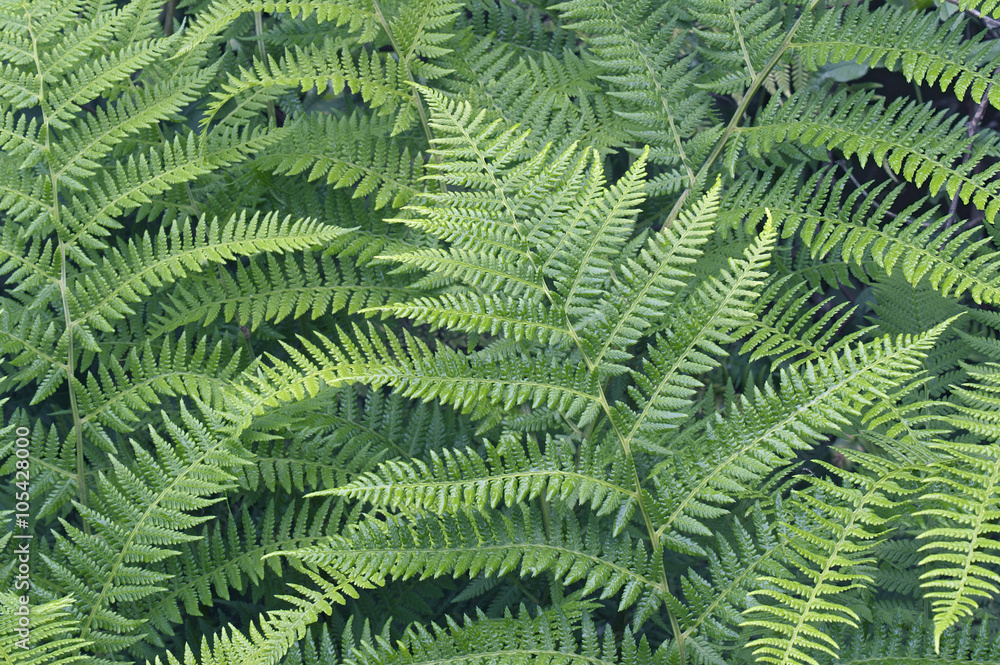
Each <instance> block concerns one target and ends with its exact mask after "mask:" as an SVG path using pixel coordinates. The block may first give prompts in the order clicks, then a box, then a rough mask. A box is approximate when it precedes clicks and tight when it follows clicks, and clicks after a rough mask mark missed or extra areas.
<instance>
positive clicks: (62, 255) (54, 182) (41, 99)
mask: <svg viewBox="0 0 1000 665" xmlns="http://www.w3.org/2000/svg"><path fill="white" fill-rule="evenodd" d="M22 7H24V10H25V16H26V18H27V21H26V27H27V30H28V34H29V35H30V36H31V48H32V56H33V58H34V61H35V71H36V72H37V74H38V106H39V109H40V110H41V114H42V128H43V129H44V130H45V146H44V148H43V149H44V151H45V154H46V155H47V156H50V157H51V154H52V125H51V123H50V121H49V117H48V113H46V110H45V106H46V105H45V77H44V76H43V75H42V61H41V58H40V56H39V55H38V38H37V37H36V35H35V30H34V27H33V22H32V16H31V11H30V9H31V6H30V5H29V4H28V3H26V2H24V3H22ZM48 166H49V182H50V183H51V187H52V194H51V196H52V207H51V214H52V223H53V225H54V226H55V229H56V233H57V235H58V237H59V248H58V251H59V263H60V267H59V295H60V299H61V302H62V309H63V318H64V319H65V322H66V331H65V335H66V362H65V363H61V365H62V368H63V370H64V371H65V372H66V387H67V388H68V389H69V407H70V412H71V414H72V417H73V432H74V433H75V437H76V491H77V496H78V497H79V499H80V504H81V505H83V506H86V505H87V477H86V458H85V457H84V455H83V424H82V421H81V419H80V405H79V404H78V403H77V401H76V391H74V389H73V374H74V373H75V372H76V367H75V355H76V354H75V350H74V348H73V317H72V316H71V315H70V309H69V283H68V279H67V275H66V240H65V234H63V233H61V232H60V228H59V227H60V226H61V221H60V212H61V211H60V207H59V179H58V177H57V176H56V172H55V170H54V169H53V168H52V163H51V161H50V162H49V165H48ZM81 521H82V522H83V532H84V533H85V534H87V535H90V525H89V523H88V522H87V521H86V520H81Z"/></svg>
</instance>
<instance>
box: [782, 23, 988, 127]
mask: <svg viewBox="0 0 1000 665" xmlns="http://www.w3.org/2000/svg"><path fill="white" fill-rule="evenodd" d="M958 23H959V21H958V20H957V19H952V20H950V21H946V22H944V23H942V22H940V21H939V19H938V17H937V16H936V15H935V14H934V13H929V12H918V11H912V10H908V9H907V8H904V7H893V6H891V5H883V6H881V7H878V8H876V9H871V8H870V7H869V5H868V3H864V4H858V5H855V6H846V5H845V6H843V7H837V8H834V9H833V10H831V11H828V12H824V13H822V14H820V16H819V17H818V18H816V19H814V20H811V21H809V23H808V24H807V25H806V26H803V27H802V28H801V29H800V30H799V31H798V33H796V35H795V39H794V40H793V41H792V43H791V44H790V47H791V48H793V49H795V50H796V51H798V52H799V53H800V54H801V55H802V62H803V65H804V66H805V67H806V69H808V70H810V71H816V70H817V69H818V68H819V67H822V66H823V65H825V64H827V63H828V62H829V63H833V62H843V61H849V60H853V61H855V62H859V63H870V64H872V65H875V64H876V63H878V66H880V67H885V68H886V69H888V70H890V71H900V72H902V73H903V76H905V77H906V80H907V81H913V82H914V83H916V84H925V85H935V84H936V85H937V86H938V87H939V88H940V89H941V90H942V91H945V90H948V89H949V88H951V89H952V90H953V92H954V94H955V97H956V98H958V99H959V100H961V99H964V98H965V97H966V96H967V95H968V96H969V97H971V98H972V100H973V101H975V102H978V101H979V100H980V99H982V98H983V96H984V95H986V98H987V99H989V101H990V103H991V104H992V105H993V106H994V107H996V108H1000V90H996V89H994V87H993V86H991V85H990V81H991V79H992V72H993V71H994V70H996V68H997V67H998V66H1000V56H997V55H996V54H992V55H991V54H990V43H989V42H988V41H985V40H984V39H983V36H984V33H980V34H979V35H975V36H972V37H968V36H966V35H964V34H963V30H962V29H961V27H962V26H960V25H958Z"/></svg>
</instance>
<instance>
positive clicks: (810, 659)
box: [743, 451, 920, 665]
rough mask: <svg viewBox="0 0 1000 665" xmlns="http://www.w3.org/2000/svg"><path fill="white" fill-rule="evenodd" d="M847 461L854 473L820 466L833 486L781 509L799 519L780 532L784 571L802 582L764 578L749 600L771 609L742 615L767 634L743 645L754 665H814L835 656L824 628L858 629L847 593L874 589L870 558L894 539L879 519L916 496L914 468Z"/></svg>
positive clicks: (823, 484) (855, 457) (863, 458)
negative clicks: (785, 539) (783, 541)
mask: <svg viewBox="0 0 1000 665" xmlns="http://www.w3.org/2000/svg"><path fill="white" fill-rule="evenodd" d="M846 454H848V455H849V459H850V460H851V461H853V462H854V463H856V464H857V465H858V467H859V470H858V471H846V470H844V469H840V468H838V467H835V466H833V465H831V464H828V463H822V465H823V468H824V469H825V470H827V471H828V472H829V473H830V474H831V477H832V478H835V479H836V481H834V480H831V479H829V478H816V477H812V478H810V479H809V481H810V485H811V487H810V488H809V489H808V490H805V491H799V492H796V493H795V494H794V495H793V500H792V501H793V503H792V504H791V505H786V510H788V512H789V513H792V514H795V515H796V516H797V522H796V523H786V524H784V525H783V526H784V529H785V532H786V534H787V537H788V543H787V545H786V547H788V548H790V549H791V553H790V555H789V556H788V557H787V560H788V564H787V565H788V566H789V568H790V569H793V570H797V571H798V572H799V573H801V575H802V576H803V577H804V579H806V581H805V582H802V581H799V580H797V579H793V578H788V577H784V576H782V577H775V576H764V577H763V578H762V580H763V581H766V582H768V583H769V587H766V588H759V589H755V590H753V591H751V592H750V593H751V594H752V595H754V596H757V597H763V598H771V599H773V600H774V601H776V602H774V603H773V604H771V603H762V604H759V605H754V606H752V607H749V608H747V609H746V610H744V611H743V614H744V616H745V617H747V619H746V621H744V623H743V625H744V626H747V627H752V628H753V629H755V630H757V631H758V632H760V631H764V632H765V634H764V636H762V637H758V638H757V639H754V640H752V641H750V642H748V643H747V648H752V649H754V655H755V656H756V658H757V662H759V663H775V664H781V665H788V664H803V665H817V663H818V662H819V661H817V660H816V658H815V656H814V655H813V654H816V653H817V652H820V653H825V654H827V655H829V656H833V657H836V656H837V653H836V649H837V648H838V644H837V642H836V640H834V639H833V638H832V637H830V636H829V634H828V631H829V627H830V626H833V625H837V624H843V625H848V626H852V627H854V628H857V627H858V621H860V617H859V616H858V613H857V612H856V611H855V609H853V608H852V607H851V604H852V603H851V602H850V597H851V592H852V591H854V590H856V589H864V588H868V587H869V586H871V585H872V583H873V580H872V577H871V574H870V573H871V572H872V571H873V565H874V564H875V563H876V560H875V558H874V557H873V556H871V551H872V549H873V548H874V547H875V546H877V545H878V544H879V543H880V542H881V541H882V540H883V539H885V538H886V537H888V535H889V534H890V532H891V531H892V525H891V524H889V522H890V521H891V520H890V519H887V518H885V517H883V516H881V515H880V514H879V511H880V510H881V511H886V512H887V514H889V515H892V514H893V513H894V512H899V511H900V505H899V504H900V503H901V502H902V500H903V499H905V497H906V496H907V495H910V494H913V493H915V492H916V491H917V483H916V479H917V477H916V475H915V472H914V467H909V468H908V467H906V466H903V465H900V464H896V463H894V462H891V461H887V460H885V459H882V458H880V457H876V456H874V455H864V454H861V453H857V452H854V451H848V452H847V453H846ZM916 468H918V469H919V468H920V467H916ZM845 595H846V597H847V599H846V600H845V599H843V597H844V596H845Z"/></svg>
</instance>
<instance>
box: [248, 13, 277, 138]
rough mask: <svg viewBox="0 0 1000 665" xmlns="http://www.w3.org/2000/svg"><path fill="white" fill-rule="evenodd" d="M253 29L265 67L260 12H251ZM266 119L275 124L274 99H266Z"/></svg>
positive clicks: (262, 24)
mask: <svg viewBox="0 0 1000 665" xmlns="http://www.w3.org/2000/svg"><path fill="white" fill-rule="evenodd" d="M253 31H254V33H255V34H256V35H257V53H258V54H259V55H260V64H261V65H263V66H264V67H265V68H266V67H268V63H267V49H266V48H264V17H263V14H262V13H261V12H254V13H253ZM267 119H268V120H269V121H270V122H271V124H272V125H277V122H278V121H277V114H276V113H275V112H274V100H273V99H269V100H267Z"/></svg>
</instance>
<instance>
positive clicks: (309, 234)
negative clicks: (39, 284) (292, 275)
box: [70, 213, 345, 332]
mask: <svg viewBox="0 0 1000 665" xmlns="http://www.w3.org/2000/svg"><path fill="white" fill-rule="evenodd" d="M343 233H345V231H344V230H343V229H340V228H337V227H332V226H326V225H324V224H320V223H319V222H316V221H314V220H295V221H294V222H293V221H291V218H290V217H285V218H284V219H279V218H278V215H277V214H274V213H270V214H268V215H265V216H264V217H263V218H261V217H260V215H259V213H258V214H254V216H253V217H251V218H250V219H247V216H246V213H243V214H241V215H239V216H237V215H234V216H233V217H231V218H230V219H229V220H228V221H226V222H222V223H220V222H219V220H218V218H215V219H213V220H211V221H207V220H205V219H202V220H201V221H200V222H199V223H198V224H197V225H196V226H195V227H194V228H193V229H189V228H180V225H174V226H173V227H172V229H171V230H170V232H169V234H168V233H167V232H166V231H164V230H162V229H161V231H160V233H159V234H157V237H156V238H155V239H154V238H152V237H150V236H149V234H146V235H144V236H143V237H142V238H140V239H139V241H138V242H136V241H134V240H133V241H129V242H128V243H127V244H122V245H121V246H120V247H118V248H116V249H115V250H113V251H112V252H111V253H110V255H109V256H107V257H106V258H105V259H104V262H103V265H102V266H101V267H100V268H98V269H97V270H95V271H93V272H90V273H84V274H83V275H82V276H81V278H80V279H79V280H77V282H76V283H75V284H74V287H75V288H74V289H73V291H72V293H71V301H70V302H71V305H70V307H71V311H73V314H74V323H76V324H77V325H81V324H89V325H92V326H94V327H96V328H98V329H100V330H104V331H106V332H112V331H113V330H114V328H113V327H112V326H111V323H110V322H111V321H114V320H116V319H120V318H122V317H124V316H128V315H129V314H134V313H135V312H134V310H132V309H131V308H130V307H129V306H128V303H129V302H136V301H139V300H141V299H142V297H144V296H148V295H150V293H152V291H151V290H150V287H152V288H159V287H162V286H163V285H165V284H170V283H171V282H173V281H175V280H177V279H179V278H180V277H183V276H185V275H186V274H188V272H200V271H201V270H202V266H203V265H206V264H208V263H210V262H211V263H222V262H225V261H229V260H232V259H233V258H235V257H237V256H252V255H254V254H258V253H260V252H287V251H291V250H296V249H305V248H307V247H311V246H314V245H317V244H320V243H322V242H327V241H329V240H331V239H333V238H335V237H337V236H339V235H341V234H343Z"/></svg>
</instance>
